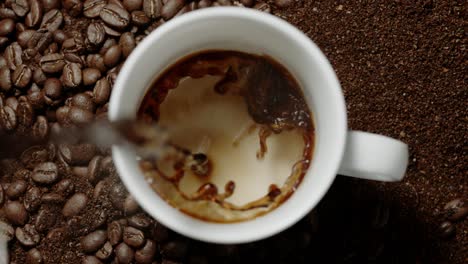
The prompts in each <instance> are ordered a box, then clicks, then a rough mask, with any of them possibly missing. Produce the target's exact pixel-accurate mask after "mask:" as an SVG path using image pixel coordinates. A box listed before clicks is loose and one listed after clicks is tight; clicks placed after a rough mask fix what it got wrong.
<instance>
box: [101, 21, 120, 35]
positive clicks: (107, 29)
mask: <svg viewBox="0 0 468 264" xmlns="http://www.w3.org/2000/svg"><path fill="white" fill-rule="evenodd" d="M104 31H105V32H106V34H107V35H109V36H111V37H120V35H122V33H120V32H119V31H117V30H115V29H113V28H111V27H109V26H108V25H106V24H104Z"/></svg>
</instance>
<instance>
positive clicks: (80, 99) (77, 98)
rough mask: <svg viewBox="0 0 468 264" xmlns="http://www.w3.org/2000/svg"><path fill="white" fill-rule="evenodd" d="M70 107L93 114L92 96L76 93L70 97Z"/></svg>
mask: <svg viewBox="0 0 468 264" xmlns="http://www.w3.org/2000/svg"><path fill="white" fill-rule="evenodd" d="M70 106H75V107H78V108H81V109H84V110H87V111H90V112H94V108H95V105H94V103H93V100H92V96H90V95H89V94H87V93H78V94H76V95H74V96H73V97H71V100H70Z"/></svg>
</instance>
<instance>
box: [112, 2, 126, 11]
mask: <svg viewBox="0 0 468 264" xmlns="http://www.w3.org/2000/svg"><path fill="white" fill-rule="evenodd" d="M107 3H108V4H113V5H116V6H118V7H120V8H123V9H125V6H124V5H123V3H122V2H121V1H120V0H108V2H107ZM127 11H128V10H127Z"/></svg>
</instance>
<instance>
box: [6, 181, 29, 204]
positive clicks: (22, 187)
mask: <svg viewBox="0 0 468 264" xmlns="http://www.w3.org/2000/svg"><path fill="white" fill-rule="evenodd" d="M27 186H28V185H27V183H26V182H25V181H23V180H18V181H14V182H12V183H11V184H10V185H9V186H8V188H7V189H6V190H5V193H6V195H7V196H8V197H9V198H10V200H15V199H17V198H18V197H20V196H21V195H23V193H24V192H25V191H26V187H27Z"/></svg>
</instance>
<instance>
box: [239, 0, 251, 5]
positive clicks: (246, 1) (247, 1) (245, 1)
mask: <svg viewBox="0 0 468 264" xmlns="http://www.w3.org/2000/svg"><path fill="white" fill-rule="evenodd" d="M240 2H241V4H243V5H244V6H247V7H251V6H253V5H254V4H255V0H240Z"/></svg>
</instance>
